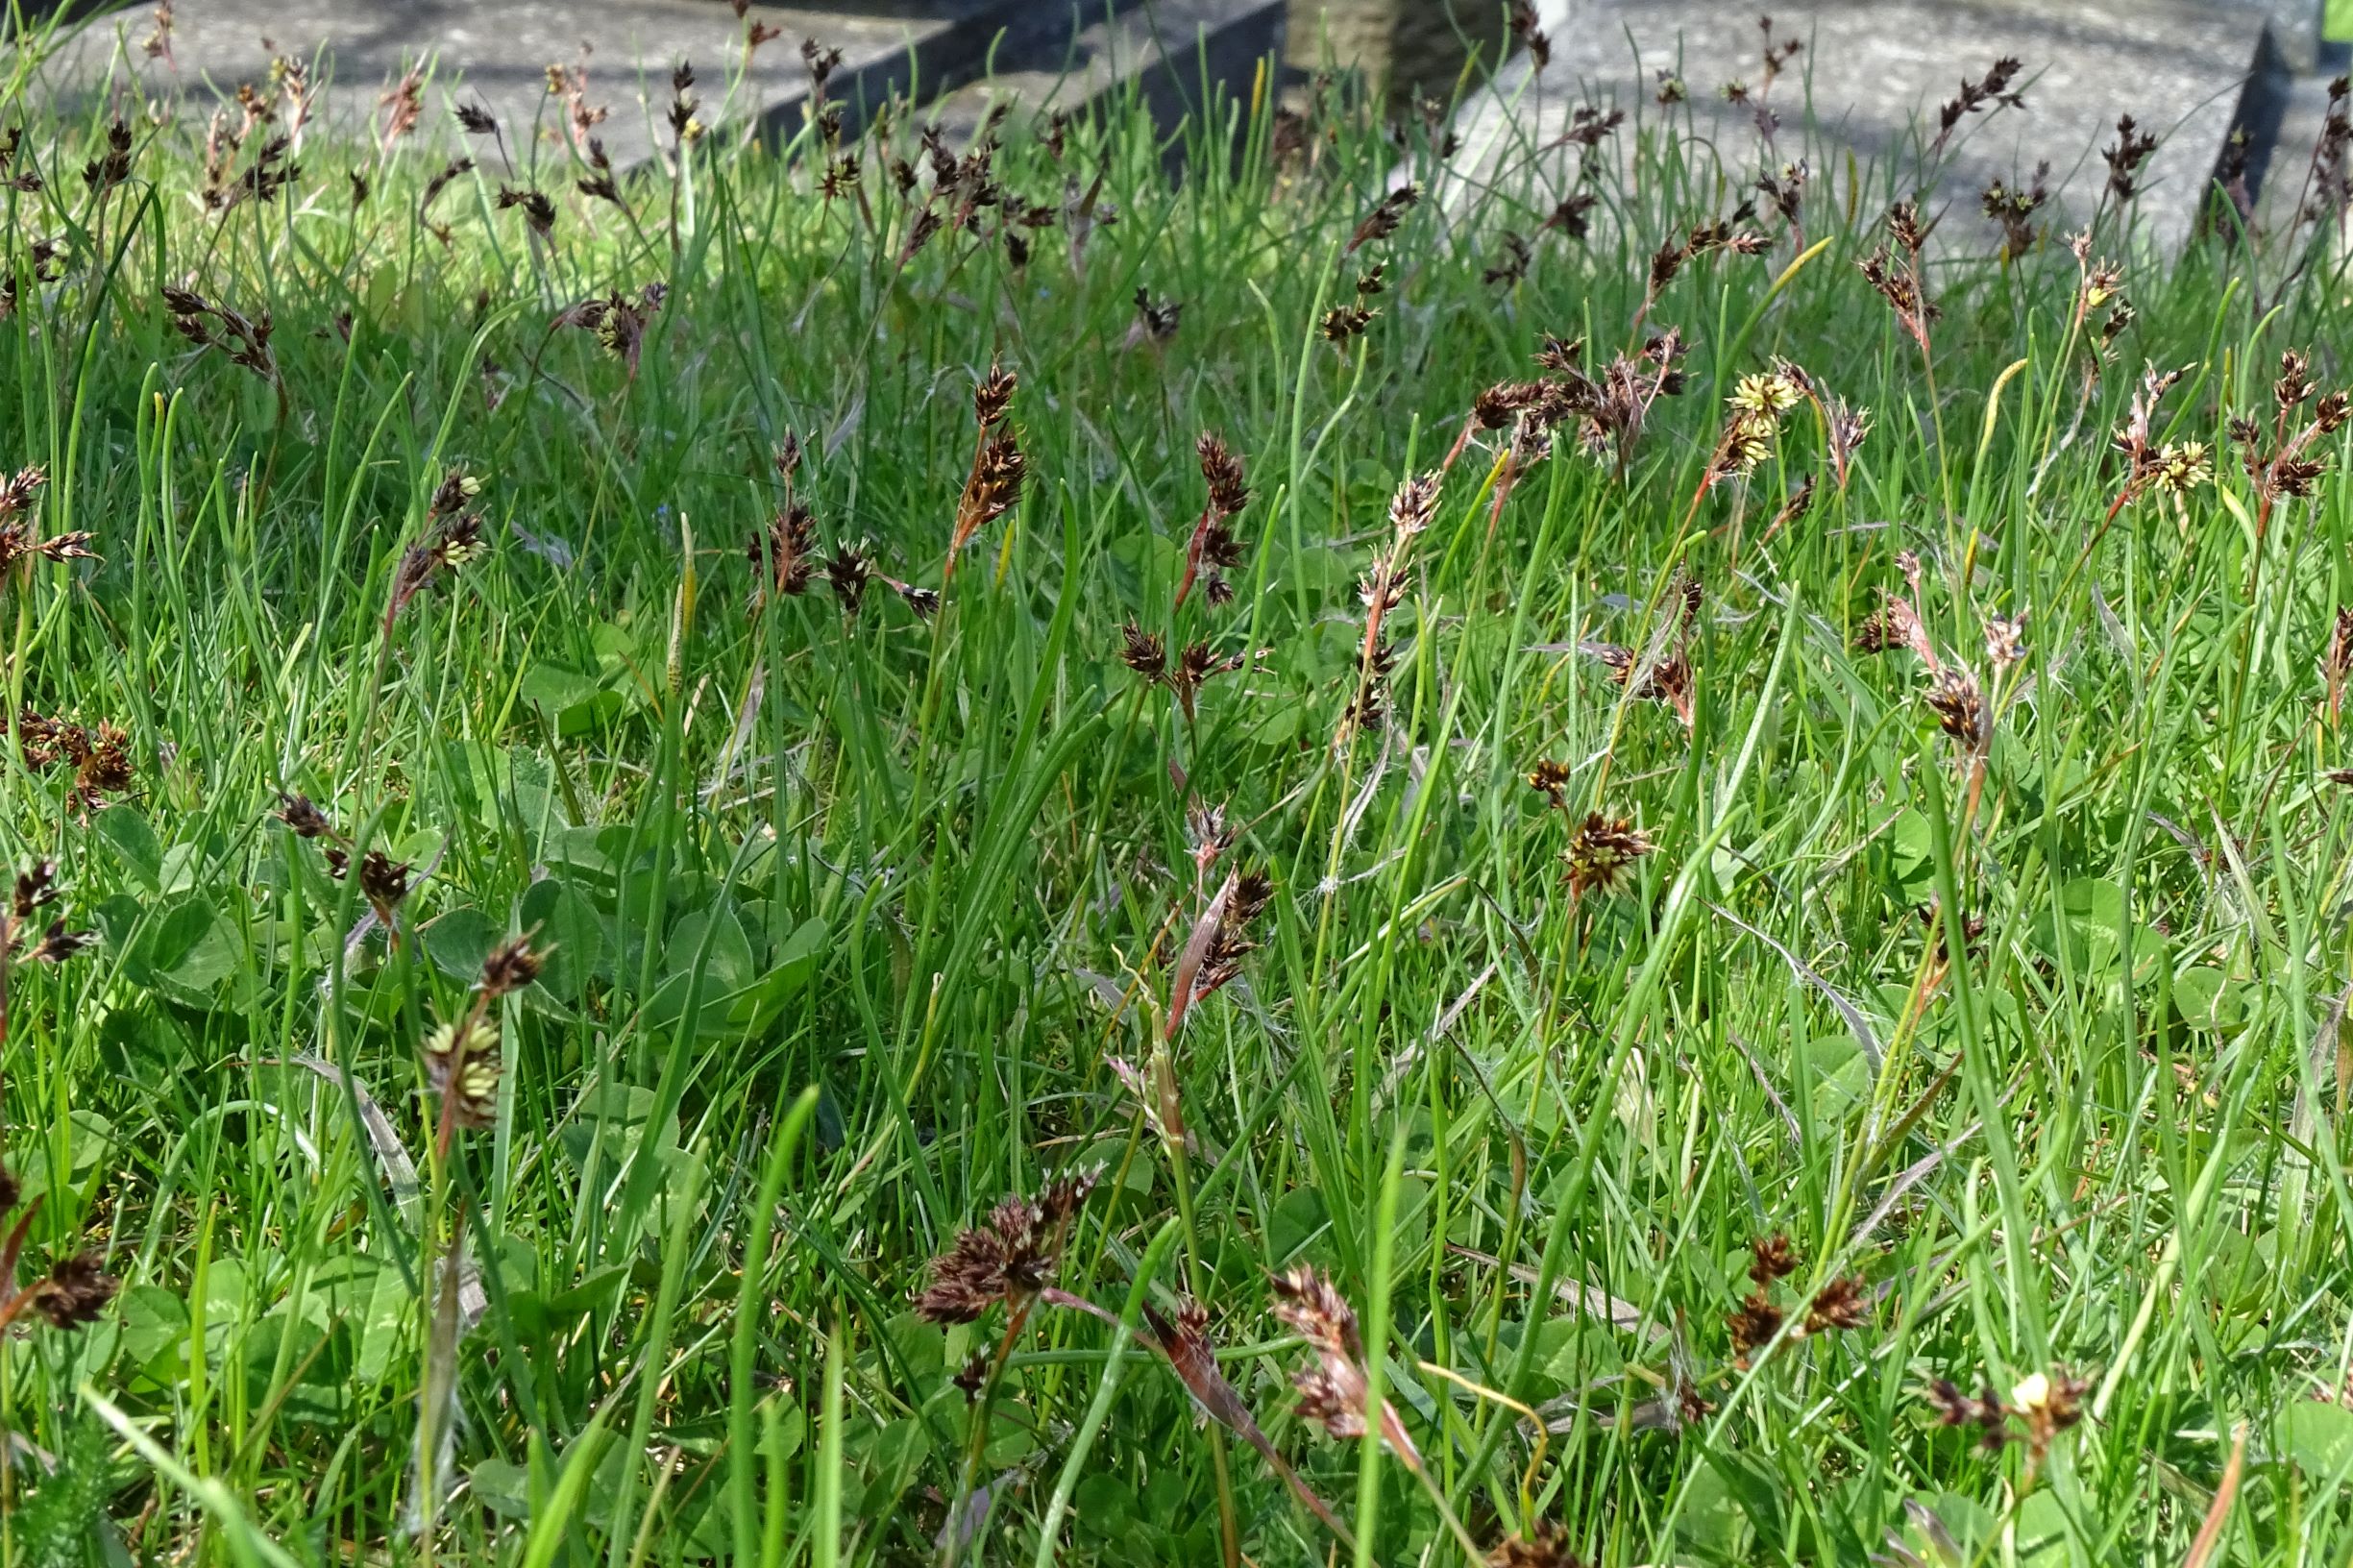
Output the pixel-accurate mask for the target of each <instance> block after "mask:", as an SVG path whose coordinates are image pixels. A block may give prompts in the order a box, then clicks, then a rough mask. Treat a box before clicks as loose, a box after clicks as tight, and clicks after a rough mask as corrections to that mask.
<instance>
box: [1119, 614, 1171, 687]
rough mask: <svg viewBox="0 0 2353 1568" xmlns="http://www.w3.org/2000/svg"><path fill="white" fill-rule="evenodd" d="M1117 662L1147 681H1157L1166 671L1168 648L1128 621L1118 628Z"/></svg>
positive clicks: (1156, 638) (1149, 633) (1157, 637)
mask: <svg viewBox="0 0 2353 1568" xmlns="http://www.w3.org/2000/svg"><path fill="white" fill-rule="evenodd" d="M1119 639H1120V646H1119V662H1120V663H1122V664H1124V665H1126V666H1127V667H1128V668H1129V669H1130V670H1133V671H1135V672H1136V674H1139V675H1140V676H1142V677H1143V678H1144V679H1145V680H1147V681H1152V680H1158V679H1160V678H1161V676H1162V675H1164V674H1167V671H1168V648H1167V645H1166V644H1164V643H1163V642H1162V641H1161V640H1160V638H1159V636H1158V635H1156V634H1155V633H1152V632H1148V631H1146V630H1144V629H1143V628H1142V627H1141V626H1139V625H1137V624H1136V623H1135V622H1133V621H1130V622H1129V623H1128V624H1127V625H1124V626H1122V627H1120V628H1119Z"/></svg>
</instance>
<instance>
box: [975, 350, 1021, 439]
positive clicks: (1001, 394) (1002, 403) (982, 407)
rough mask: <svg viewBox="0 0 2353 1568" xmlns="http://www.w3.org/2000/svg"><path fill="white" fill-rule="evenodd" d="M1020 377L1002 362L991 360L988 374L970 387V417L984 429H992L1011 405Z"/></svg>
mask: <svg viewBox="0 0 2353 1568" xmlns="http://www.w3.org/2000/svg"><path fill="white" fill-rule="evenodd" d="M1019 385H1020V379H1019V378H1018V377H1017V376H1016V375H1015V374H1014V373H1013V372H1012V371H1010V370H1007V369H1006V368H1005V367H1004V366H1003V365H1002V364H998V363H994V362H992V363H991V364H990V366H989V374H988V375H986V376H983V377H982V378H981V379H980V380H979V381H978V382H976V383H975V384H974V385H973V387H972V417H973V419H974V420H975V421H977V422H978V424H979V425H980V428H981V429H984V430H992V429H995V428H996V427H997V424H998V423H999V422H1000V421H1001V420H1003V419H1004V417H1005V414H1006V411H1007V410H1008V409H1010V408H1012V406H1013V395H1014V392H1015V390H1016V388H1017V387H1018V386H1019Z"/></svg>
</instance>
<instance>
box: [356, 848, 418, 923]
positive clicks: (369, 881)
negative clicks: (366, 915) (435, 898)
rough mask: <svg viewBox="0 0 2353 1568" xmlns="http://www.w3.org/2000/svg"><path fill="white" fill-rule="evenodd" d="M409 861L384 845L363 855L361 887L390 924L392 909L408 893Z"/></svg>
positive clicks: (360, 876) (396, 907) (360, 862)
mask: <svg viewBox="0 0 2353 1568" xmlns="http://www.w3.org/2000/svg"><path fill="white" fill-rule="evenodd" d="M408 870H409V868H408V863H407V862H406V861H402V860H394V859H393V858H392V857H391V856H390V855H387V854H385V853H384V852H383V851H382V850H381V849H371V850H369V851H368V852H367V853H366V854H365V855H362V856H361V857H360V859H359V891H360V893H361V894H364V895H365V896H366V897H367V900H368V902H369V903H370V904H372V905H373V906H375V909H376V913H377V915H378V917H379V918H380V919H382V920H383V921H384V922H385V923H386V924H387V925H389V924H390V923H391V912H392V911H393V910H395V909H398V908H399V907H400V904H401V900H402V899H404V898H405V897H407V896H408Z"/></svg>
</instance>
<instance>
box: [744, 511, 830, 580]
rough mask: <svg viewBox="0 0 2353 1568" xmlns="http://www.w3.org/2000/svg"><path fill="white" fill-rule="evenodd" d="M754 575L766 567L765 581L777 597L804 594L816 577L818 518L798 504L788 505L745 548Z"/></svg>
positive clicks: (752, 537) (754, 535)
mask: <svg viewBox="0 0 2353 1568" xmlns="http://www.w3.org/2000/svg"><path fill="white" fill-rule="evenodd" d="M745 552H746V554H748V556H749V557H750V559H751V566H752V570H753V571H755V572H757V571H759V570H760V568H761V566H762V564H763V563H765V564H766V566H767V568H768V571H767V574H766V576H767V579H768V581H769V582H771V583H772V584H773V586H774V587H775V590H776V591H777V592H778V593H780V594H788V595H793V596H798V595H800V594H803V593H806V592H807V591H808V588H809V584H810V582H811V581H812V580H813V579H815V577H816V576H817V568H818V560H817V517H816V514H814V513H813V512H811V511H810V510H809V508H808V507H806V506H804V505H802V504H801V503H800V502H790V503H788V504H787V505H786V506H785V508H784V509H783V510H782V511H780V512H778V513H777V514H776V515H775V516H774V517H772V518H770V519H769V520H768V527H765V528H763V529H762V530H760V531H759V532H758V533H755V534H753V535H752V536H751V543H750V544H749V545H748V547H747V548H746V551H745Z"/></svg>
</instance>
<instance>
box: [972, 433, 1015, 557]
mask: <svg viewBox="0 0 2353 1568" xmlns="http://www.w3.org/2000/svg"><path fill="white" fill-rule="evenodd" d="M1027 472H1028V464H1027V462H1026V460H1025V459H1024V458H1023V457H1022V455H1021V448H1020V444H1019V443H1018V442H1017V441H1016V440H1015V438H1014V436H1013V433H1012V432H1011V431H1007V432H1006V433H1004V434H1002V435H993V436H991V437H989V439H988V441H987V443H986V444H985V445H984V446H983V447H982V448H981V450H980V455H979V457H978V458H977V459H975V460H974V462H973V465H972V477H971V478H970V479H969V480H968V482H967V483H966V485H965V487H964V496H963V498H962V499H961V500H960V501H959V502H958V504H957V509H956V534H957V537H958V538H959V539H965V538H969V537H970V536H971V535H972V534H973V533H974V532H975V531H977V530H978V529H980V528H983V527H987V526H988V525H990V524H991V523H993V522H995V521H996V520H997V519H998V518H1000V517H1003V516H1004V515H1005V514H1006V513H1007V512H1009V511H1011V510H1012V509H1013V507H1014V503H1015V502H1018V501H1019V500H1020V499H1021V480H1022V478H1023V476H1024V475H1025V474H1026V473H1027Z"/></svg>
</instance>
